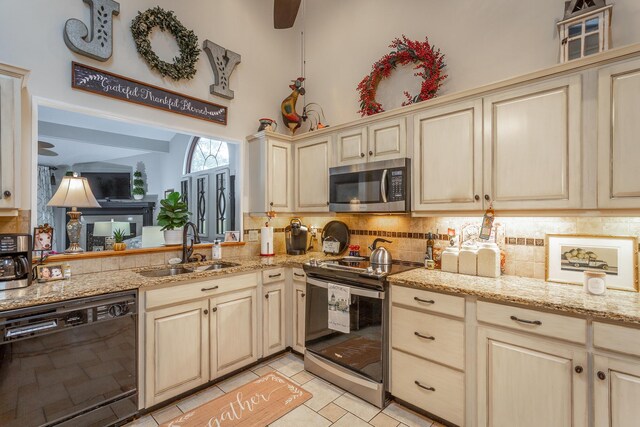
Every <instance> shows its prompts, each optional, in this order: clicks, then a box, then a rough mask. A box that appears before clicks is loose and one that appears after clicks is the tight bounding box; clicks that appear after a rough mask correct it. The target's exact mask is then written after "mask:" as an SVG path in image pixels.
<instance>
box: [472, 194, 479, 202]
mask: <svg viewBox="0 0 640 427" xmlns="http://www.w3.org/2000/svg"><path fill="white" fill-rule="evenodd" d="M473 198H474V199H475V200H476V202H477V201H478V200H480V196H478V195H477V194H476V195H475V196H473Z"/></svg>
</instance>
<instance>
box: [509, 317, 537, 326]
mask: <svg viewBox="0 0 640 427" xmlns="http://www.w3.org/2000/svg"><path fill="white" fill-rule="evenodd" d="M510 319H511V320H515V321H516V322H520V323H526V324H528V325H537V326H540V325H542V322H541V321H539V320H526V319H518V318H517V317H516V316H511V317H510Z"/></svg>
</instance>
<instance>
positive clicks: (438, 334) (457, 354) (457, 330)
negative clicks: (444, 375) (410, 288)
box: [391, 307, 464, 370]
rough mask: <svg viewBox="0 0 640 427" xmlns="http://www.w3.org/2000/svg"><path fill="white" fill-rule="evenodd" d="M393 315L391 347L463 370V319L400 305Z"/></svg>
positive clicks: (394, 309)
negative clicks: (449, 317)
mask: <svg viewBox="0 0 640 427" xmlns="http://www.w3.org/2000/svg"><path fill="white" fill-rule="evenodd" d="M392 318H393V320H392V325H391V340H392V346H393V348H397V349H399V350H403V351H406V352H407V353H411V354H414V355H416V356H420V357H424V358H425V359H429V360H433V361H434V362H438V363H442V364H445V365H449V366H452V367H454V368H458V369H461V370H464V323H463V322H461V321H458V320H452V319H447V318H445V317H441V316H434V315H433V314H427V313H421V312H419V311H413V310H408V309H406V308H400V307H393V309H392ZM418 334H420V335H418Z"/></svg>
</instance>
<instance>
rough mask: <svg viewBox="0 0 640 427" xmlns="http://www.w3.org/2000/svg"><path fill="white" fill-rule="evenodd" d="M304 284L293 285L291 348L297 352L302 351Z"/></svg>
mask: <svg viewBox="0 0 640 427" xmlns="http://www.w3.org/2000/svg"><path fill="white" fill-rule="evenodd" d="M306 296H307V295H306V285H305V284H304V283H301V284H297V283H294V285H293V310H291V311H292V325H293V349H294V350H295V351H297V352H299V353H304V331H305V316H304V314H305V311H306V310H305V304H306V302H307V300H306Z"/></svg>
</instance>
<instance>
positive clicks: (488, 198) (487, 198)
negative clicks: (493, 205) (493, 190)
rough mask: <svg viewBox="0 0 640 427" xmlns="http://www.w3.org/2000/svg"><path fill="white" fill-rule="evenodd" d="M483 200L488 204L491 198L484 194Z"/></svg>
mask: <svg viewBox="0 0 640 427" xmlns="http://www.w3.org/2000/svg"><path fill="white" fill-rule="evenodd" d="M484 199H485V200H486V201H487V202H488V201H489V200H491V197H489V195H488V194H485V195H484Z"/></svg>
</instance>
